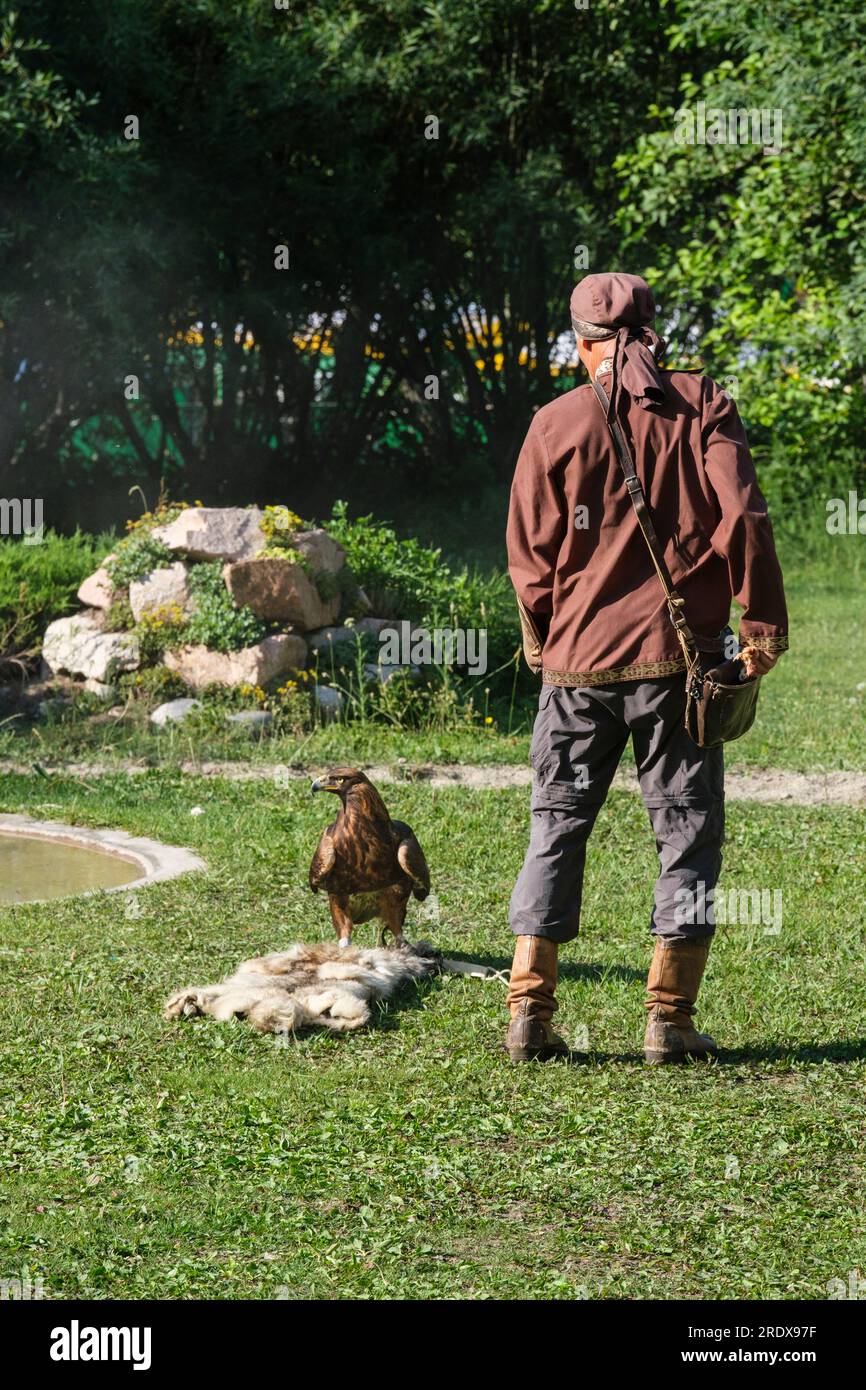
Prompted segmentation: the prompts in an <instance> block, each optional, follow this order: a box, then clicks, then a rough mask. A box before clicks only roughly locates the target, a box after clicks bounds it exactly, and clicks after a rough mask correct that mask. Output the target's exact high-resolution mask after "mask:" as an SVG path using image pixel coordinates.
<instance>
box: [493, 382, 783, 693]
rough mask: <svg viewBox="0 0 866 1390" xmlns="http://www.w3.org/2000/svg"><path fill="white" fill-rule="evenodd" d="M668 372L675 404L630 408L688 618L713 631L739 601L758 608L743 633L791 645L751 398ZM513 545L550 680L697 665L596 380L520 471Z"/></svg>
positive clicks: (571, 395)
mask: <svg viewBox="0 0 866 1390" xmlns="http://www.w3.org/2000/svg"><path fill="white" fill-rule="evenodd" d="M661 376H662V379H663V381H664V384H665V389H666V392H667V400H666V401H665V403H664V404H663V405H661V406H659V407H657V408H656V409H653V410H644V409H641V408H639V407H638V406H636V405H634V404H631V405H630V408H629V409H628V411H626V410H625V408H623V410H622V412H621V416H620V418H621V422H622V425H623V428H624V431H625V433H626V437H627V439H628V441H629V444H630V445H631V448H632V451H633V454H634V457H635V462H636V467H637V473H638V477H639V478H640V480H641V482H642V483H643V487H644V492H645V494H646V497H647V501H648V503H649V507H650V510H651V512H652V515H653V518H654V521H655V527H656V531H657V533H658V536H659V539H660V541H661V544H662V546H663V548H664V553H665V559H666V561H667V565H668V569H669V570H670V573H671V577H672V579H673V582H674V585H675V587H676V588H677V590H678V592H679V593H680V594H681V596H682V598H683V600H684V603H685V615H686V618H687V620H688V623H689V625H690V627H691V628H692V631H693V632H694V633H695V634H696V635H698V636H700V637H703V638H706V639H708V640H711V639H712V638H713V637H715V636H716V635H717V634H718V633H719V631H720V630H721V629H722V628H723V627H724V626H725V625H726V623H727V622H728V620H729V616H730V609H731V600H732V598H733V599H735V600H736V602H737V603H738V604H740V605H741V607H742V609H743V614H742V617H741V619H740V624H739V635H740V642H741V643H742V644H743V645H745V640H746V638H748V640H749V643H750V644H751V645H752V646H754V647H758V648H760V649H761V650H763V651H768V652H780V651H784V650H785V649H786V648H787V646H788V638H787V631H788V614H787V609H786V606H785V593H784V588H783V585H782V574H781V570H780V568H779V562H778V559H777V557H776V548H775V544H774V541H773V531H772V527H771V525H770V519H769V517H768V515H767V506H766V503H765V501H764V498H763V496H762V495H761V492H760V489H759V488H758V484H757V480H756V478H755V469H754V465H753V463H752V456H751V454H750V452H749V446H748V442H747V440H746V435H745V431H744V429H743V426H742V423H741V421H740V417H739V414H738V412H737V408H736V406H735V405H734V403H733V401H732V400H731V399H730V397H729V396H728V395H727V394H726V392H725V391H723V390H722V388H721V387H720V386H717V385H716V383H715V382H714V381H712V380H711V379H710V378H709V377H705V376H698V375H694V374H692V373H689V372H662V373H661ZM507 543H508V568H509V573H510V575H511V580H512V583H513V585H514V588H515V591H516V593H517V598H518V605H519V606H520V608H521V617H522V621H523V626H524V637H525V638H527V637H528V644H529V645H531V643H532V641H533V638H536V637H537V639H538V641H537V648H536V651H537V654H538V657H539V662H538V663H536V664H541V665H543V679H544V681H545V682H546V683H547V684H549V685H598V684H602V683H606V682H608V681H622V680H647V679H650V678H652V677H656V676H665V675H672V674H673V673H674V672H676V671H681V670H683V669H684V661H683V658H682V654H681V652H680V648H679V644H678V642H677V638H676V634H675V632H674V629H673V627H672V625H671V622H670V619H669V617H668V612H667V607H666V604H665V599H664V594H663V592H662V589H661V585H660V584H659V580H658V576H657V575H656V572H655V570H654V569H653V565H652V560H651V559H650V555H649V552H648V551H647V548H646V542H645V541H644V539H643V536H642V535H641V532H640V530H639V528H638V524H637V518H636V517H635V515H634V511H633V509H632V505H631V502H630V501H629V497H628V493H627V491H626V487H625V481H624V479H623V475H622V470H621V468H620V465H619V463H618V461H617V457H616V453H615V452H614V448H613V442H612V440H611V438H610V435H609V433H608V429H607V425H606V423H605V419H604V415H603V412H602V409H601V406H600V405H599V403H598V400H597V399H596V397H595V395H594V393H593V390H592V388H591V387H590V386H589V385H586V386H580V387H578V388H577V389H576V390H574V391H569V392H568V393H567V394H566V395H563V396H559V397H557V399H556V400H553V401H551V402H550V403H549V404H548V405H546V406H544V407H542V409H541V410H539V411H538V413H537V414H536V416H535V418H534V419H533V421H532V424H531V426H530V428H529V433H528V434H527V436H526V440H525V442H524V445H523V448H522V450H521V452H520V457H519V459H518V461H517V468H516V470H515V474H514V482H513V484H512V489H511V506H510V510H509V515H508V531H507ZM528 634H531V636H528ZM525 645H526V644H525ZM539 649H540V650H539Z"/></svg>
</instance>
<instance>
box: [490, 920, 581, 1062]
mask: <svg viewBox="0 0 866 1390" xmlns="http://www.w3.org/2000/svg"><path fill="white" fill-rule="evenodd" d="M558 953H559V947H558V946H557V944H556V942H555V941H549V940H548V938H547V937H546V936H518V938H517V944H516V946H515V948H514V962H513V964H512V966H511V983H510V985H509V987H508V1007H509V1008H510V1010H511V1024H510V1026H509V1029H508V1034H507V1036H506V1039H505V1049H506V1051H507V1053H508V1055H509V1057H510V1058H511V1060H512V1062H532V1061H539V1062H544V1061H546V1060H547V1058H548V1057H567V1056H568V1054H569V1048H568V1044H567V1043H565V1042H563V1040H562V1038H560V1037H557V1035H556V1033H554V1031H553V1029H552V1028H551V1026H550V1020H551V1017H552V1015H553V1013H554V1011H555V1009H556V1008H557V1003H556V999H555V998H554V995H555V992H556V967H557V956H558Z"/></svg>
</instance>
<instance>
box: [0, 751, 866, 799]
mask: <svg viewBox="0 0 866 1390" xmlns="http://www.w3.org/2000/svg"><path fill="white" fill-rule="evenodd" d="M34 770H41V771H43V772H45V773H46V774H48V775H51V774H56V775H58V776H67V777H82V778H86V777H103V776H108V775H111V774H117V773H119V772H122V773H128V774H130V775H132V776H135V775H140V774H142V773H145V772H147V771H149V769H148V768H147V767H145V766H142V765H141V764H140V763H116V764H110V763H68V764H65V765H63V766H56V765H53V764H48V763H46V764H40V765H39V768H38V769H34V764H32V763H31V764H25V763H13V762H10V761H5V762H0V773H3V772H6V773H23V774H32V773H33V771H34ZM316 770H317V769H314V768H313V769H311V768H290V767H286V766H285V765H283V764H278V763H270V764H268V763H249V762H201V763H198V762H192V761H188V762H185V763H182V764H181V771H182V772H185V773H188V774H190V775H193V776H198V777H225V778H227V779H228V780H230V781H273V780H278V781H308V780H309V778H310V777H311V776H313V775H314V774H315V772H316ZM318 770H319V771H321V770H322V769H318ZM366 771H367V774H368V776H369V777H370V780H371V781H372V782H380V783H382V784H387V783H395V782H420V783H423V784H424V785H425V786H428V787H466V788H468V789H470V790H472V791H498V790H500V789H502V788H506V787H528V786H529V784H530V782H531V780H532V774H531V772H530V770H529V768H528V767H506V766H502V765H498V766H491V767H473V766H463V767H461V766H459V765H457V764H446V765H438V766H436V765H426V766H414V765H411V764H409V763H405V762H402V763H401V762H398V763H397V764H395V765H390V766H384V765H373V766H368V767H367V768H366ZM725 784H726V788H727V794H728V796H729V797H730V799H731V800H732V801H766V802H781V803H787V804H789V805H795V806H866V772H788V771H786V770H785V769H783V768H745V767H736V766H734V767H729V768H728V769H727V770H726V773H725ZM613 785H614V787H616V788H617V789H619V790H625V791H637V780H636V778H635V775H634V772H633V770H632V769H630V768H624V769H621V770H620V772H618V773H617V775H616V778H615V780H614V784H613Z"/></svg>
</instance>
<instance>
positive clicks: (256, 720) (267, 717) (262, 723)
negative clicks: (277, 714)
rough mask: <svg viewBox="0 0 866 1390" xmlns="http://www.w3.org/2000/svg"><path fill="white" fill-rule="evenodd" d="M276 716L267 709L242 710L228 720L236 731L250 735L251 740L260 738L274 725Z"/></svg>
mask: <svg viewBox="0 0 866 1390" xmlns="http://www.w3.org/2000/svg"><path fill="white" fill-rule="evenodd" d="M273 722H274V716H273V715H272V714H271V712H270V710H267V709H242V710H240V711H239V712H238V713H237V714H230V715H229V717H228V719H227V720H226V723H227V724H230V725H231V726H232V728H234V729H240V730H241V731H242V732H243V733H246V734H249V736H250V738H260V737H261V735H262V734H263V733H265V732H266V731H267V730H268V729H269V728H270V727H271V725H272V724H273Z"/></svg>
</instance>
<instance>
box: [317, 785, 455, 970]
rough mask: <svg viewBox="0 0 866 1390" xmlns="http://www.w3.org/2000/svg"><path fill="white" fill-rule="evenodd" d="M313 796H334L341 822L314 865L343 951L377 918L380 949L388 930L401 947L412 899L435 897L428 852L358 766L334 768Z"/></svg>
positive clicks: (324, 842) (326, 836)
mask: <svg viewBox="0 0 866 1390" xmlns="http://www.w3.org/2000/svg"><path fill="white" fill-rule="evenodd" d="M310 790H311V791H314V792H335V793H336V795H337V796H338V797H339V798H340V801H341V803H342V804H341V806H340V810H339V813H338V815H337V819H336V820H335V821H334V823H333V825H329V826H328V828H327V830H325V831H324V832H323V834H322V838H321V839H320V841H319V844H318V847H317V849H316V852H315V854H314V855H313V862H312V864H311V865H310V887H311V889H312V890H313V892H314V893H318V891H319V889H320V888H324V889H325V891H326V892H327V894H328V902H329V904H330V908H331V920H332V921H333V923H334V930H335V931H336V933H337V937H338V938H339V942H340V945H341V946H348V945H349V944H350V943H351V940H352V929H353V927H354V926H355V925H356V923H361V922H369V921H370V920H371V919H372V918H373V917H378V918H379V920H380V922H381V926H380V927H379V931H378V934H377V937H376V943H377V945H379V946H381V945H382V944H383V942H384V939H385V933H386V931H390V932H391V933H392V934H393V936H394V939H395V942H397V943H399V942H401V941H402V938H403V923H404V922H405V920H406V907H407V904H408V902H409V898H410V896H411V895H412V894H414V895H415V897H416V898H417V899H418V901H419V902H423V901H424V899H425V898H426V897H427V894H428V893H429V892H430V870H429V869H428V868H427V860H426V859H425V858H424V851H423V850H422V849H421V846H420V845H419V843H418V841H417V840H416V839H415V836H414V834H413V833H412V831H411V829H410V828H409V826H408V825H406V824H405V822H404V821H401V820H392V819H391V817H390V816H389V814H388V809H387V807H386V805H385V803H384V801H383V800H382V798H381V796H380V795H379V793H378V792H377V791H376V788H375V787H374V786H373V784H372V782H371V781H370V780H369V778H367V777H366V776H365V775H364V773H363V772H359V771H358V769H357V768H354V767H335V768H334V769H333V770H332V771H331V772H328V773H326V774H325V776H324V777H319V778H317V779H316V781H315V782H314V783H313V785H312V787H311V788H310Z"/></svg>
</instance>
